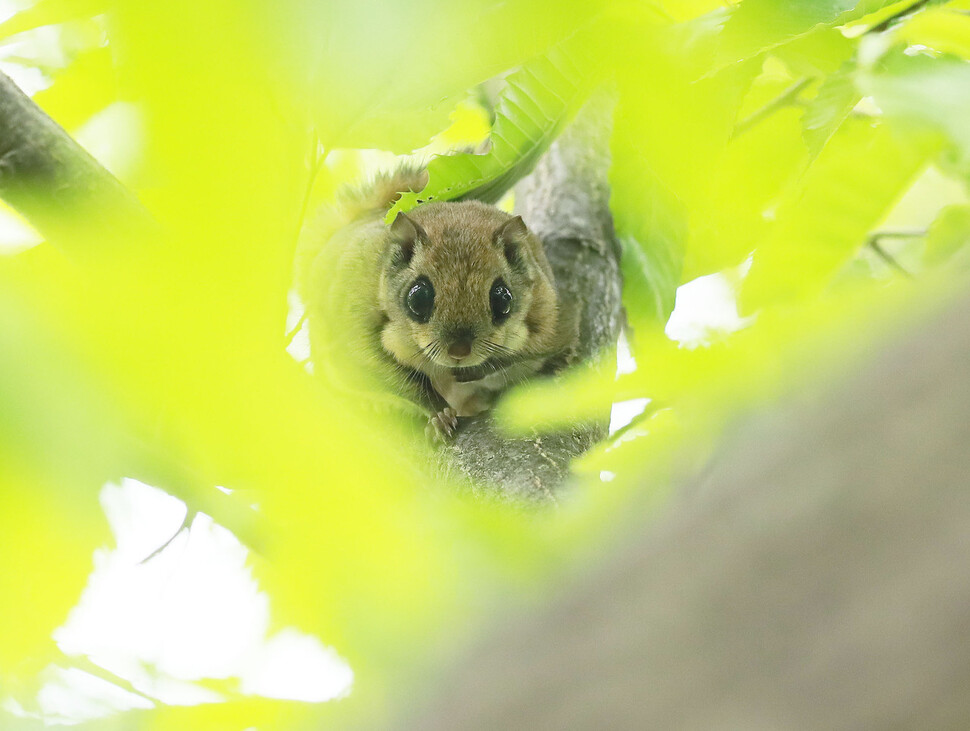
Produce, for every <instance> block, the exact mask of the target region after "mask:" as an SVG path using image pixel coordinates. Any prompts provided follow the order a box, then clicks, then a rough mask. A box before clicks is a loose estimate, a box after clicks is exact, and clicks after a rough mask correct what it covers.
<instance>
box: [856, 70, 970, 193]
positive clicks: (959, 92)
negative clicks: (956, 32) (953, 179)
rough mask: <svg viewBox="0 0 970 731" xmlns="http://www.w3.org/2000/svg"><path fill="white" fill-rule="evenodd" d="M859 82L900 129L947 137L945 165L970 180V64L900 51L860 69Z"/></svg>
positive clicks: (857, 77) (929, 135)
mask: <svg viewBox="0 0 970 731" xmlns="http://www.w3.org/2000/svg"><path fill="white" fill-rule="evenodd" d="M856 83H857V84H858V86H859V89H860V90H861V91H862V93H864V94H866V95H871V96H872V97H873V98H874V99H875V102H876V104H877V105H878V106H879V108H880V109H882V111H883V113H884V114H885V116H886V118H887V119H888V120H889V121H890V122H891V123H892V124H893V125H894V126H896V127H897V128H898V130H899V132H900V133H903V134H907V135H909V136H912V137H916V136H920V137H923V138H939V137H944V138H945V139H947V140H948V141H949V145H948V150H947V152H948V154H947V156H946V157H945V158H944V159H943V161H942V162H943V164H944V166H945V167H947V168H949V169H951V170H955V171H956V172H957V173H958V174H960V175H963V176H965V177H967V178H970V125H968V124H967V120H968V119H970V64H968V63H967V62H966V61H963V60H961V59H957V58H954V57H952V56H943V57H941V58H931V57H929V56H924V55H916V56H908V55H905V54H904V53H902V52H897V53H891V54H889V55H888V56H887V57H886V58H885V59H883V61H882V62H881V63H880V64H879V65H878V66H876V67H875V68H872V69H864V70H861V71H860V72H859V73H858V75H857V76H856Z"/></svg>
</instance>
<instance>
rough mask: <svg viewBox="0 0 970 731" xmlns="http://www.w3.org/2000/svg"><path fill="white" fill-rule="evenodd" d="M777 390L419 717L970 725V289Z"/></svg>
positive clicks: (623, 725)
mask: <svg viewBox="0 0 970 731" xmlns="http://www.w3.org/2000/svg"><path fill="white" fill-rule="evenodd" d="M929 319H930V321H929V322H926V323H924V324H923V326H922V327H920V328H919V329H918V330H915V331H913V332H911V333H910V334H909V335H908V336H906V337H904V338H902V339H901V340H900V341H899V344H898V345H896V346H895V347H890V348H887V349H885V351H884V352H882V353H880V354H878V357H873V358H872V360H871V362H870V363H869V364H868V367H866V368H865V369H864V370H863V371H862V372H860V373H858V374H856V375H855V377H853V378H851V379H848V380H847V381H846V382H844V383H841V384H839V385H838V386H837V387H832V388H831V389H830V390H829V391H828V393H827V395H825V397H824V398H820V399H818V400H812V401H811V404H812V406H811V407H809V406H806V403H807V402H806V401H805V400H804V399H802V400H801V401H800V402H799V404H795V405H788V408H786V406H785V405H784V404H781V405H778V406H777V408H776V409H775V410H774V412H773V413H771V414H767V415H763V416H762V417H761V418H759V419H756V420H755V421H754V422H753V423H750V424H749V426H748V427H747V428H746V429H745V430H743V431H742V432H741V433H740V434H739V435H738V436H737V438H736V439H734V440H732V443H730V444H725V445H724V447H723V452H722V457H721V459H720V460H719V461H718V462H717V463H716V464H715V467H714V469H713V470H712V471H711V472H710V473H709V474H708V475H707V476H705V477H704V478H703V479H701V480H699V481H698V483H697V484H696V485H694V486H687V488H686V489H682V490H681V491H680V492H679V493H678V495H679V498H678V499H675V500H674V501H673V502H672V503H671V504H669V505H668V506H667V507H666V509H665V510H664V511H663V513H662V514H661V515H658V516H653V517H652V518H651V516H649V515H647V514H646V513H645V512H644V513H643V514H639V515H632V514H631V515H629V516H627V517H628V518H630V521H631V523H634V521H639V525H640V526H641V527H639V528H638V529H637V531H636V533H637V535H636V537H635V538H634V539H633V540H631V541H629V542H628V544H627V545H626V547H625V548H624V549H622V550H620V551H618V552H616V553H615V555H613V556H612V558H610V559H608V560H604V561H602V562H600V563H599V564H598V565H597V566H596V568H595V569H594V571H593V573H592V574H589V575H587V576H586V577H585V578H584V579H583V580H582V581H581V583H580V584H579V585H578V586H576V587H575V588H574V589H573V590H572V591H571V593H570V594H569V595H568V596H567V597H566V598H563V599H561V600H559V601H556V602H555V603H554V604H553V605H552V606H550V607H549V608H548V609H547V610H545V611H543V612H542V613H541V614H540V615H539V616H534V617H531V618H522V617H520V618H518V619H517V620H515V621H514V622H512V624H511V626H508V627H507V628H506V629H505V630H504V631H502V632H500V633H499V634H498V635H496V636H493V637H489V638H487V640H486V641H484V642H482V644H481V645H480V646H479V647H478V648H477V649H476V650H474V651H473V652H471V653H470V654H468V656H467V657H466V658H464V660H463V661H462V662H460V663H459V664H458V665H457V667H454V668H452V669H451V671H450V672H448V673H446V674H443V681H442V683H441V684H440V685H439V686H438V688H439V696H438V698H437V701H436V702H435V704H434V706H433V707H432V708H431V709H429V710H427V711H426V713H425V714H424V715H422V716H421V718H420V719H419V720H418V721H416V722H414V723H412V725H411V726H408V727H409V728H416V729H417V728H420V729H422V730H423V731H430V730H432V729H456V728H460V729H464V730H465V731H470V730H471V729H498V728H501V729H530V731H537V730H539V729H550V730H551V729H556V730H557V731H559V730H560V729H606V728H609V729H675V728H676V729H681V728H684V729H711V728H727V729H779V728H784V729H802V728H803V729H818V728H827V729H830V728H852V729H858V728H966V727H968V726H970V693H968V692H967V689H968V688H970V649H968V647H967V636H968V631H970V449H968V448H967V445H968V444H970V418H968V414H970V378H968V371H967V363H970V300H966V299H965V300H963V301H962V302H960V303H958V304H956V305H954V306H951V307H950V308H949V309H948V311H946V312H944V313H943V314H942V315H941V314H939V313H938V314H937V315H935V316H934V317H932V318H929Z"/></svg>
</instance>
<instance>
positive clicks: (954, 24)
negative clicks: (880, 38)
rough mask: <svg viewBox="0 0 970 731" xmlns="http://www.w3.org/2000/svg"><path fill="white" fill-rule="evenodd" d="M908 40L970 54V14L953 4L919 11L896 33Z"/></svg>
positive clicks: (968, 55) (956, 52)
mask: <svg viewBox="0 0 970 731" xmlns="http://www.w3.org/2000/svg"><path fill="white" fill-rule="evenodd" d="M895 35H896V37H897V38H900V39H902V40H905V41H906V42H908V43H912V44H919V45H923V46H928V47H929V48H933V49H935V50H937V51H941V52H942V53H952V54H954V55H956V56H962V57H963V58H970V16H968V15H967V14H966V10H964V11H963V12H959V11H954V10H951V9H949V8H945V7H944V8H931V9H930V10H927V11H926V12H923V13H917V14H916V15H914V16H913V17H912V18H911V19H909V20H908V21H907V22H906V23H905V24H904V25H902V26H901V27H900V28H899V29H898V30H897V31H896V33H895Z"/></svg>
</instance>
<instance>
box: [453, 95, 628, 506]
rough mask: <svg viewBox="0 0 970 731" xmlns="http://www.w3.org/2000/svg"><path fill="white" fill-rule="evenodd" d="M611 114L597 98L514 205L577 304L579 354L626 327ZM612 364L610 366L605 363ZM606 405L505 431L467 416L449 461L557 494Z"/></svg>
mask: <svg viewBox="0 0 970 731" xmlns="http://www.w3.org/2000/svg"><path fill="white" fill-rule="evenodd" d="M609 135H610V114H609V109H608V107H607V105H605V104H604V100H603V99H602V98H598V97H597V98H594V99H593V100H592V101H591V102H590V103H589V104H588V105H587V107H586V108H585V109H584V110H583V111H582V112H581V113H580V114H579V115H578V117H577V118H576V119H575V120H574V121H573V123H572V124H571V125H570V126H569V127H568V128H567V129H566V130H565V131H564V132H563V134H562V135H561V136H560V138H559V139H558V140H557V141H556V142H555V143H553V145H552V147H551V148H550V149H549V151H548V152H547V153H546V154H545V156H544V157H543V158H542V159H541V160H540V161H539V163H538V164H537V166H536V169H535V170H534V171H533V172H532V174H531V175H529V176H528V177H527V178H525V179H524V180H523V181H522V182H521V183H519V185H518V186H517V187H516V189H515V197H516V204H515V207H516V212H517V213H519V214H521V215H522V218H523V219H524V220H525V222H526V224H527V225H528V226H529V229H530V230H531V231H533V232H534V233H535V234H536V235H537V236H539V238H541V239H542V242H543V244H544V245H545V247H546V255H547V256H548V257H549V263H550V265H551V266H552V269H553V273H554V275H555V277H556V290H557V292H558V294H559V297H560V300H561V301H563V302H566V303H571V304H575V305H578V307H579V310H580V311H579V321H580V333H579V346H578V352H577V356H578V358H577V360H579V361H584V362H587V363H589V362H591V361H594V360H598V359H602V358H610V357H612V356H611V355H610V353H611V349H612V347H613V346H614V345H615V344H616V339H617V336H618V334H619V327H620V289H621V284H620V268H619V247H618V245H617V243H616V240H615V238H614V235H613V220H612V217H611V216H610V209H609V181H608V178H607V176H608V173H609ZM606 367H611V366H610V365H609V364H606ZM608 427H609V413H608V412H607V413H604V414H603V418H602V420H601V421H600V422H599V423H597V424H587V425H584V426H582V427H577V428H576V429H573V430H571V431H567V432H560V433H554V434H542V435H538V434H536V435H534V436H532V437H530V438H526V439H507V438H505V437H503V436H501V435H499V434H498V433H497V432H496V431H495V429H494V426H493V423H492V419H491V416H490V415H489V414H487V413H486V414H484V415H483V416H481V417H477V418H474V419H469V420H467V422H465V421H463V423H462V425H461V427H460V429H459V431H458V433H457V435H456V439H455V441H454V442H453V444H452V445H451V446H450V447H448V448H446V449H444V450H443V452H444V454H443V462H444V465H445V468H446V469H448V470H450V471H452V472H453V473H454V472H457V473H458V474H459V475H462V476H464V477H466V478H468V479H469V480H470V482H471V484H472V487H473V489H474V490H476V491H477V492H479V493H480V494H484V495H487V496H491V497H496V496H497V497H499V498H504V499H509V500H516V501H528V502H555V499H556V498H555V495H556V493H557V491H559V490H560V489H561V488H562V486H563V484H564V482H565V481H566V479H567V478H568V476H569V463H570V461H571V460H572V459H573V458H574V457H576V456H577V455H580V454H582V453H583V452H585V451H586V450H587V449H589V448H590V447H591V446H592V445H593V444H594V443H595V442H597V441H598V440H599V439H602V438H603V437H604V436H606V433H607V429H608Z"/></svg>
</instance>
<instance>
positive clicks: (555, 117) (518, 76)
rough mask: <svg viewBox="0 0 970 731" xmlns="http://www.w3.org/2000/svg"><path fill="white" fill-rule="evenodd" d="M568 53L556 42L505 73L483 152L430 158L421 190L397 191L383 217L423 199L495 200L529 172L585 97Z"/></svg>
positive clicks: (583, 78) (577, 64)
mask: <svg viewBox="0 0 970 731" xmlns="http://www.w3.org/2000/svg"><path fill="white" fill-rule="evenodd" d="M574 56H575V50H573V49H572V48H571V47H570V46H569V45H561V46H557V47H555V48H553V49H551V50H550V51H549V53H548V54H545V55H543V56H541V57H539V58H536V59H534V60H532V61H531V62H529V63H527V64H525V65H524V66H522V67H521V68H520V69H518V70H517V71H514V72H513V73H511V74H510V75H509V76H508V78H507V79H506V81H505V87H504V89H503V90H502V93H501V95H500V97H499V101H498V105H497V107H496V109H495V123H494V125H493V127H492V132H491V135H490V136H489V139H490V141H491V148H490V149H489V151H488V152H487V153H485V154H483V155H479V154H474V153H463V154H458V155H442V156H439V157H436V158H434V159H433V160H432V161H431V163H430V164H429V165H428V184H427V186H425V188H424V190H421V191H414V192H408V193H405V194H404V195H402V196H401V198H400V199H399V200H398V201H397V203H396V204H395V205H394V206H393V207H392V208H391V210H390V211H389V212H388V214H387V220H389V221H390V220H392V219H393V218H394V216H396V215H397V213H398V211H409V210H410V209H411V208H413V207H414V206H416V205H417V204H418V203H422V202H424V201H428V200H461V199H463V198H474V199H476V200H482V201H485V202H487V203H495V202H496V201H497V200H498V199H499V198H501V197H502V195H503V194H504V193H505V191H507V190H508V189H509V188H511V187H512V185H513V184H514V183H515V182H516V181H517V180H518V179H520V178H521V177H523V176H525V175H527V174H528V173H529V171H531V170H532V167H533V166H534V165H535V163H536V161H537V160H538V159H539V156H540V155H541V154H542V153H543V152H545V151H546V150H547V149H548V148H549V145H550V144H552V141H553V140H554V139H555V138H556V135H557V134H558V133H559V130H561V129H562V126H563V125H564V124H565V123H566V121H567V120H568V119H569V118H570V116H571V115H572V114H573V113H574V112H575V111H576V110H577V109H578V107H579V105H580V104H581V103H582V101H583V99H584V98H585V95H586V93H587V92H588V86H587V81H588V71H587V70H584V66H586V64H585V62H584V61H583V60H582V59H580V58H575V57H574Z"/></svg>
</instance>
